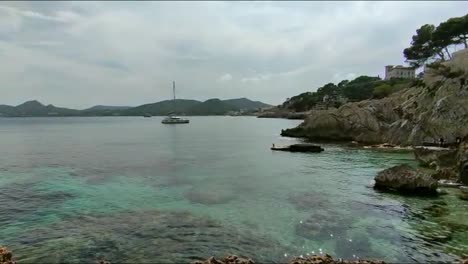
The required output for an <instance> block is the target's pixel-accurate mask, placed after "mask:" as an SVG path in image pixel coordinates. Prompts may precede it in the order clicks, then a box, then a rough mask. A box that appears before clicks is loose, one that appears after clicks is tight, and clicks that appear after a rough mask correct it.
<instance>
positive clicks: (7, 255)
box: [0, 247, 16, 264]
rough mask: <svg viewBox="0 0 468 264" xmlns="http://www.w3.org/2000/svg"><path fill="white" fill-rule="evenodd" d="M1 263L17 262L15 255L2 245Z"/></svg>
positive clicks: (0, 251)
mask: <svg viewBox="0 0 468 264" xmlns="http://www.w3.org/2000/svg"><path fill="white" fill-rule="evenodd" d="M0 264H16V262H15V261H14V260H13V255H12V254H11V252H10V251H8V249H7V248H5V247H0Z"/></svg>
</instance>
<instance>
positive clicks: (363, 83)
mask: <svg viewBox="0 0 468 264" xmlns="http://www.w3.org/2000/svg"><path fill="white" fill-rule="evenodd" d="M376 81H380V78H379V77H370V76H359V77H357V78H356V79H354V80H352V81H350V82H349V83H347V84H346V85H345V86H344V87H343V88H342V91H343V95H344V96H345V97H347V98H348V99H349V100H351V101H361V100H365V99H369V98H371V97H372V95H373V92H374V87H375V82H376Z"/></svg>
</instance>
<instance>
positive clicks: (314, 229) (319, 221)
mask: <svg viewBox="0 0 468 264" xmlns="http://www.w3.org/2000/svg"><path fill="white" fill-rule="evenodd" d="M351 224H352V219H349V218H343V217H342V216H340V215H336V214H332V213H330V212H323V213H318V212H316V213H314V214H312V215H310V216H309V217H308V218H307V219H305V220H301V221H299V222H298V223H296V225H295V227H294V231H295V233H296V235H298V236H300V237H303V238H307V239H311V240H315V241H324V240H328V239H330V238H331V236H330V235H333V236H334V237H335V238H338V237H342V236H344V235H345V234H346V231H347V230H348V229H349V228H350V226H351Z"/></svg>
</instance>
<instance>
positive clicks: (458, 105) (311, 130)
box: [282, 49, 468, 145]
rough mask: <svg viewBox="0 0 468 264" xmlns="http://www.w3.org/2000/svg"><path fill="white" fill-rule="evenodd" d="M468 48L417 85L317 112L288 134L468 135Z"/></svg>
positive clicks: (413, 140) (363, 137)
mask: <svg viewBox="0 0 468 264" xmlns="http://www.w3.org/2000/svg"><path fill="white" fill-rule="evenodd" d="M467 79H468V49H464V50H461V51H458V52H456V53H454V55H453V59H452V60H450V61H447V62H444V63H436V64H434V65H433V66H432V68H428V69H427V71H426V74H425V77H424V79H422V80H415V81H414V82H413V84H412V85H410V86H412V87H408V88H406V89H404V90H402V91H400V92H398V93H395V94H393V95H391V96H390V97H386V98H383V99H379V100H365V101H361V102H357V103H348V104H345V105H343V106H341V107H340V108H338V109H336V110H319V111H314V112H312V113H311V114H310V115H309V116H308V117H307V118H306V120H305V121H304V122H303V123H302V124H301V125H299V126H298V127H297V128H293V129H288V130H285V131H283V133H282V135H284V136H294V137H306V138H309V139H314V140H317V139H321V140H355V141H359V142H362V143H384V142H388V143H392V144H398V145H419V144H421V143H423V142H434V141H438V139H439V138H441V137H442V138H444V139H445V140H446V141H447V142H454V141H455V139H456V138H457V137H462V138H463V137H466V136H467V135H468V125H467V124H468V82H466V80H467Z"/></svg>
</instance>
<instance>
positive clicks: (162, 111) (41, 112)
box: [0, 98, 270, 117]
mask: <svg viewBox="0 0 468 264" xmlns="http://www.w3.org/2000/svg"><path fill="white" fill-rule="evenodd" d="M269 106H270V105H268V104H265V103H262V102H258V101H251V100H249V99H247V98H237V99H229V100H220V99H209V100H206V101H204V102H200V101H197V100H186V99H177V100H175V102H174V101H172V100H166V101H161V102H157V103H151V104H144V105H140V106H137V107H129V106H105V105H96V106H93V107H90V108H87V109H84V110H75V109H69V108H61V107H56V106H53V105H47V106H46V105H44V104H42V103H40V102H38V101H36V100H32V101H27V102H25V103H23V104H20V105H17V106H10V105H0V116H10V117H22V116H142V115H145V114H151V115H155V116H157V115H159V116H164V115H168V114H171V113H175V114H179V115H181V114H183V115H225V114H228V113H230V112H243V113H245V112H252V111H256V110H257V109H259V108H264V107H269Z"/></svg>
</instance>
